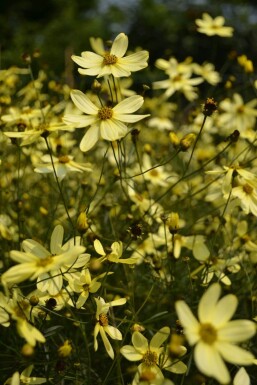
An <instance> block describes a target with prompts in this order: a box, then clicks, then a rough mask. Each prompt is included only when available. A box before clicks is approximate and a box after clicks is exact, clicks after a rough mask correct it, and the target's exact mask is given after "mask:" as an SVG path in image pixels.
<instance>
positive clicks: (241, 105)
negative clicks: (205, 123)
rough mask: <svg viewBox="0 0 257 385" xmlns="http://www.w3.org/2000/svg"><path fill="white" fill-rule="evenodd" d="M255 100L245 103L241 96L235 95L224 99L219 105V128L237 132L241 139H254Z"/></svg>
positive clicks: (256, 110)
mask: <svg viewBox="0 0 257 385" xmlns="http://www.w3.org/2000/svg"><path fill="white" fill-rule="evenodd" d="M256 106H257V98H255V99H252V100H250V101H249V102H247V103H245V101H244V100H243V98H242V96H241V95H240V94H238V93H235V94H234V95H233V96H232V98H226V99H224V100H222V101H221V102H220V104H219V108H220V111H221V113H220V115H219V116H218V124H219V126H220V127H221V128H223V129H224V128H225V129H227V128H229V130H230V131H231V130H238V131H239V132H240V135H241V136H242V137H248V136H249V137H250V138H253V137H255V132H253V128H254V126H255V122H256V117H257V108H256Z"/></svg>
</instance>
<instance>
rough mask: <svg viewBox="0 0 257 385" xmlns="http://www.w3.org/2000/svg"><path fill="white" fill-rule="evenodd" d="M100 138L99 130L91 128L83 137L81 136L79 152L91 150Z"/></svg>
mask: <svg viewBox="0 0 257 385" xmlns="http://www.w3.org/2000/svg"><path fill="white" fill-rule="evenodd" d="M99 137H100V130H99V127H97V126H95V125H94V126H91V127H90V128H89V129H88V130H87V132H86V133H85V135H84V136H83V138H82V140H81V142H80V145H79V148H80V149H81V151H83V152H86V151H89V150H91V148H92V147H94V145H95V144H96V142H97V141H98V140H99Z"/></svg>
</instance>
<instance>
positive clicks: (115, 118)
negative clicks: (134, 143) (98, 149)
mask: <svg viewBox="0 0 257 385" xmlns="http://www.w3.org/2000/svg"><path fill="white" fill-rule="evenodd" d="M71 98H72V100H73V102H74V104H75V105H76V107H77V108H78V109H79V110H81V111H82V112H83V113H84V115H71V114H67V115H65V116H64V118H63V120H64V122H65V123H67V124H71V125H73V126H74V127H78V128H82V127H88V126H90V128H89V129H88V131H87V133H86V134H85V135H84V136H83V138H82V140H81V142H80V149H81V151H88V150H90V149H91V148H92V147H93V146H94V145H95V144H96V142H97V141H98V140H99V138H100V137H101V138H103V139H105V140H108V141H115V140H118V139H121V138H123V137H124V136H125V135H126V134H127V132H128V127H127V124H125V123H135V122H138V121H139V120H142V119H144V118H146V117H148V116H149V115H135V114H132V113H133V112H135V111H137V110H138V109H139V108H140V107H141V106H142V105H143V103H144V99H143V97H142V96H139V95H133V96H130V97H129V98H127V99H124V100H123V101H121V102H120V103H118V104H116V106H114V107H108V106H97V105H95V104H94V103H92V102H91V100H90V99H89V98H88V97H87V96H86V95H85V94H83V92H81V91H79V90H72V91H71Z"/></svg>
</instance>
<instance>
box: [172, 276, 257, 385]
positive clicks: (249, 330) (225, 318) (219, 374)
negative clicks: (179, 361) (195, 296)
mask: <svg viewBox="0 0 257 385" xmlns="http://www.w3.org/2000/svg"><path fill="white" fill-rule="evenodd" d="M220 294H221V286H220V285H219V284H218V283H214V284H213V285H211V286H210V287H209V288H208V289H207V290H206V292H205V293H204V295H203V296H202V298H201V300H200V303H199V306H198V318H199V320H197V319H196V318H195V316H194V315H193V313H192V312H191V310H190V308H189V306H188V305H187V304H186V303H185V302H184V301H177V302H176V303H175V307H176V311H177V314H178V316H179V320H180V323H181V325H182V326H183V328H184V333H185V336H186V338H187V340H188V342H189V344H190V345H195V349H194V359H195V363H196V365H197V367H198V369H199V370H200V371H201V372H202V373H203V374H205V375H206V376H210V377H214V378H215V379H216V380H217V381H219V382H220V383H221V384H227V383H229V382H230V374H229V371H228V369H227V367H226V365H225V363H224V361H228V362H229V363H232V364H236V365H252V364H253V363H254V356H253V354H252V353H250V352H249V351H246V350H245V349H242V348H241V347H239V346H237V344H238V343H240V342H243V341H245V340H247V339H249V338H251V337H252V336H253V335H254V334H255V333H256V326H255V324H254V322H252V321H249V320H244V319H243V320H241V319H239V320H233V321H231V320H230V319H231V317H232V316H233V314H234V312H235V310H236V308H237V304H238V299H237V297H236V296H235V295H233V294H228V295H226V296H225V297H223V298H222V299H220V300H219V297H220Z"/></svg>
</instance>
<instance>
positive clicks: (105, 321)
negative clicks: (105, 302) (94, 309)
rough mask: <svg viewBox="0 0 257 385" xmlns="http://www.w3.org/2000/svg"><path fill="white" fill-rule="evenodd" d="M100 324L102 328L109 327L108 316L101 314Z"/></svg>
mask: <svg viewBox="0 0 257 385" xmlns="http://www.w3.org/2000/svg"><path fill="white" fill-rule="evenodd" d="M99 323H100V325H101V326H108V325H109V322H108V317H107V314H105V313H101V314H100V315H99Z"/></svg>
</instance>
